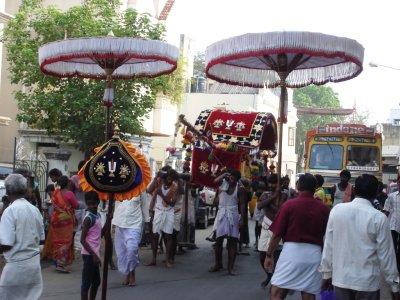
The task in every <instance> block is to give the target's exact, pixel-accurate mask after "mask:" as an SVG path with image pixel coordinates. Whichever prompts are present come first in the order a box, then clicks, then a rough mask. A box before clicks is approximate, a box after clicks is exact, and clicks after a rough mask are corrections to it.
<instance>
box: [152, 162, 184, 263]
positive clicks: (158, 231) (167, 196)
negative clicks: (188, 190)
mask: <svg viewBox="0 0 400 300" xmlns="http://www.w3.org/2000/svg"><path fill="white" fill-rule="evenodd" d="M177 181H178V173H177V172H176V171H175V170H173V169H169V170H168V171H164V172H163V173H161V174H159V176H158V178H156V179H155V180H154V181H153V182H152V183H151V184H150V188H147V192H148V193H152V194H153V196H155V209H154V218H153V240H152V252H153V257H152V260H151V262H150V263H149V264H147V265H148V266H154V265H156V263H157V248H158V241H159V238H160V236H161V235H162V236H163V238H164V241H165V250H166V251H165V264H166V266H167V267H171V266H172V264H173V261H172V247H173V242H172V233H173V230H174V205H175V202H176V197H177V191H178V184H177ZM153 183H154V184H153Z"/></svg>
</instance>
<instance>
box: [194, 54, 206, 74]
mask: <svg viewBox="0 0 400 300" xmlns="http://www.w3.org/2000/svg"><path fill="white" fill-rule="evenodd" d="M193 75H194V76H200V77H204V78H205V77H206V58H205V53H204V52H196V54H195V55H194V58H193Z"/></svg>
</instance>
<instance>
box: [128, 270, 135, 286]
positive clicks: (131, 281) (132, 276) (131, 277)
mask: <svg viewBox="0 0 400 300" xmlns="http://www.w3.org/2000/svg"><path fill="white" fill-rule="evenodd" d="M128 276H129V283H128V285H129V286H135V285H136V277H135V271H132V272H130V273H129V275H128Z"/></svg>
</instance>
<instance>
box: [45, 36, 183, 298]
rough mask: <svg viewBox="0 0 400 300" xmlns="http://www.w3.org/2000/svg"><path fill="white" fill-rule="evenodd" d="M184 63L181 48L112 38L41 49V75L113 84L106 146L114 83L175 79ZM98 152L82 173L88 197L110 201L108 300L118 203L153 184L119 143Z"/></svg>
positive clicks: (139, 160) (145, 169) (142, 165)
mask: <svg viewBox="0 0 400 300" xmlns="http://www.w3.org/2000/svg"><path fill="white" fill-rule="evenodd" d="M178 57H179V50H178V48H176V47H175V46H172V45H169V44H167V43H164V42H162V41H156V40H147V39H140V38H124V37H121V38H119V37H114V36H113V34H112V33H111V34H109V36H107V37H91V38H77V39H65V40H62V41H56V42H52V43H48V44H45V45H43V46H42V47H40V48H39V64H40V70H41V71H42V72H43V73H44V74H47V75H52V76H57V77H60V78H63V77H75V76H77V77H81V78H92V79H99V80H103V79H104V80H106V81H107V85H106V89H105V92H104V97H103V104H104V106H105V107H106V122H105V128H106V129H105V140H106V141H107V140H108V139H109V138H110V127H111V126H110V107H111V106H112V101H113V98H114V91H113V88H112V80H113V79H134V78H140V77H149V78H153V77H157V76H160V75H163V74H168V73H171V72H173V71H174V70H175V69H176V67H177V61H178ZM97 151H98V152H97V153H96V155H95V156H94V157H93V158H92V159H91V160H90V161H89V162H88V163H87V164H86V165H85V167H84V168H83V169H82V170H80V176H81V178H82V182H83V188H84V190H85V191H88V190H91V189H93V190H96V191H97V192H99V194H100V196H101V197H102V198H103V199H107V200H109V205H108V213H107V221H106V250H105V254H104V260H105V261H104V267H103V282H102V299H106V297H107V296H106V295H107V274H108V263H107V262H108V259H109V256H110V253H111V248H110V243H109V241H110V239H111V219H112V214H113V206H114V199H117V200H123V199H130V197H132V196H135V195H139V194H140V192H142V191H143V190H144V188H145V186H146V185H147V184H148V182H149V180H150V173H149V171H148V165H147V162H146V163H144V161H145V160H143V158H138V157H139V156H138V154H137V153H136V152H135V151H134V149H132V148H131V147H129V145H127V144H124V143H123V142H122V141H120V140H119V139H118V138H117V137H115V138H113V139H111V140H110V141H109V142H108V143H106V144H105V145H103V146H101V147H100V149H98V150H97ZM135 153H136V154H135ZM122 198H123V199H122Z"/></svg>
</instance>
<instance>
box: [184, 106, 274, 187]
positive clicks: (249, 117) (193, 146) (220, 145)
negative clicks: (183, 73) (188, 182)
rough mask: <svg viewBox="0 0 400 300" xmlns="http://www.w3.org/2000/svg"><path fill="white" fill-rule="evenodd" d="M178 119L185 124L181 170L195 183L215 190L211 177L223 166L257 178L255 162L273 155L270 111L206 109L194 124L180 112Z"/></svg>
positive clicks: (219, 171)
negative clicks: (183, 155) (183, 154)
mask: <svg viewBox="0 0 400 300" xmlns="http://www.w3.org/2000/svg"><path fill="white" fill-rule="evenodd" d="M179 121H180V122H181V123H182V124H183V125H185V126H186V128H184V130H183V133H184V136H183V137H184V140H183V141H182V142H183V144H184V146H185V149H186V157H185V162H184V166H183V169H184V171H185V172H191V174H192V182H193V183H195V184H198V185H202V186H206V187H209V188H213V189H215V188H216V186H215V184H214V178H215V177H217V176H218V175H219V174H220V173H221V169H223V168H224V167H227V168H230V169H237V170H241V172H242V174H243V175H244V176H246V177H248V178H249V179H251V180H253V181H256V180H257V181H258V176H259V175H260V174H261V170H260V169H261V164H260V163H259V162H260V161H263V162H266V160H268V158H271V157H274V156H275V155H276V150H277V124H276V121H275V118H274V116H273V115H272V114H271V113H266V112H244V111H230V110H220V109H217V110H210V109H207V110H203V111H202V112H201V113H200V115H199V116H198V117H197V119H196V121H195V123H194V125H192V124H190V123H189V122H188V121H187V120H186V119H185V118H184V116H183V115H181V116H180V117H179ZM262 165H265V164H262ZM256 173H257V174H256Z"/></svg>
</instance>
